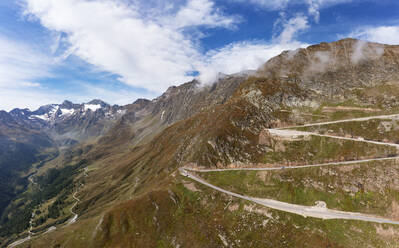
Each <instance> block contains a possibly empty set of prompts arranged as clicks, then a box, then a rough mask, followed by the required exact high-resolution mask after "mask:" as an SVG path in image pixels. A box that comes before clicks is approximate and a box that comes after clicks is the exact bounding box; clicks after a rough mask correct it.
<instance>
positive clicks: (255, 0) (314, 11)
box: [230, 0, 356, 23]
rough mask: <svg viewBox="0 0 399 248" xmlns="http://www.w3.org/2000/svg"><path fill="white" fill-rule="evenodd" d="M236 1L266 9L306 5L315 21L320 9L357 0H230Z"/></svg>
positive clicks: (318, 16) (317, 19)
mask: <svg viewBox="0 0 399 248" xmlns="http://www.w3.org/2000/svg"><path fill="white" fill-rule="evenodd" d="M230 1H234V2H242V3H251V4H255V5H256V6H259V7H261V8H263V9H266V10H271V11H273V10H285V9H287V8H288V7H289V6H293V5H306V6H307V7H308V14H309V15H310V16H312V17H313V18H314V20H315V22H317V23H318V22H319V20H320V9H323V8H327V7H330V6H333V5H337V4H342V3H348V2H353V1H356V0H230Z"/></svg>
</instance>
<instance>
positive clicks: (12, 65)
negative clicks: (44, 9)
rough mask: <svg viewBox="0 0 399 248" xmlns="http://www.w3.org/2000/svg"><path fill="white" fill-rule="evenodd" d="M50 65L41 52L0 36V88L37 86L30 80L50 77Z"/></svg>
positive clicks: (47, 58) (50, 61) (49, 60)
mask: <svg viewBox="0 0 399 248" xmlns="http://www.w3.org/2000/svg"><path fill="white" fill-rule="evenodd" d="M51 64H52V60H51V59H50V58H49V57H47V56H46V55H45V54H43V53H42V52H40V51H38V50H35V49H34V48H32V47H30V46H28V45H26V44H24V43H21V42H17V41H14V40H9V39H7V38H5V37H2V36H0V87H5V86H12V87H17V86H29V87H32V86H34V85H35V86H37V83H36V82H32V80H36V79H39V78H42V77H48V76H50V75H51V72H50V67H51V66H50V65H51Z"/></svg>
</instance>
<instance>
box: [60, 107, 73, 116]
mask: <svg viewBox="0 0 399 248" xmlns="http://www.w3.org/2000/svg"><path fill="white" fill-rule="evenodd" d="M73 113H75V110H74V109H61V116H69V115H73Z"/></svg>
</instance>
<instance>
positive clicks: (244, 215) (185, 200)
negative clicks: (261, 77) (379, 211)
mask: <svg viewBox="0 0 399 248" xmlns="http://www.w3.org/2000/svg"><path fill="white" fill-rule="evenodd" d="M182 180H183V182H181V183H179V182H178V181H180V179H178V181H177V182H175V183H173V184H172V185H171V186H170V190H157V191H155V192H151V193H149V194H147V195H145V196H142V197H139V198H136V199H134V200H132V201H129V202H126V203H123V204H121V205H119V206H117V207H115V208H114V209H113V210H112V211H110V212H108V213H107V214H105V216H104V217H103V218H102V222H101V221H100V220H97V221H96V222H95V223H93V224H92V225H94V226H95V225H97V223H101V225H100V227H99V228H98V229H97V230H101V231H96V230H95V229H94V228H92V229H90V228H85V229H84V232H85V233H84V234H81V233H69V234H66V235H65V236H60V235H58V236H57V237H56V238H55V239H54V241H53V243H52V245H54V246H55V245H60V246H62V244H63V243H64V242H66V241H68V244H69V245H71V246H73V247H115V246H121V247H176V246H181V247H193V248H197V247H223V246H225V244H224V243H226V244H227V246H228V247H287V248H288V247H303V248H305V247H359V248H360V247H367V245H371V246H372V247H381V248H382V247H387V246H388V247H389V246H393V247H395V245H396V244H398V239H397V236H395V234H396V233H398V231H399V229H398V228H397V227H391V226H387V225H379V224H373V223H367V222H358V221H345V220H320V219H315V218H304V217H302V216H298V215H294V214H288V213H284V212H280V211H275V210H272V209H267V208H263V207H258V206H256V205H255V204H252V203H249V202H247V201H244V200H240V199H236V198H231V197H229V196H226V195H225V194H222V193H219V192H216V191H214V190H212V189H209V188H208V187H206V186H203V185H201V184H196V183H194V182H185V179H182ZM185 183H194V184H195V187H196V188H197V190H198V191H196V192H194V191H191V190H189V189H188V188H186V187H185V186H184V184H185ZM378 230H379V231H378ZM381 230H392V231H393V234H392V236H391V237H384V236H381V235H380V234H379V233H378V232H381ZM93 235H94V240H93V241H92V242H91V243H90V244H88V243H87V241H86V240H85V239H83V237H91V236H93ZM43 242H45V241H40V240H38V241H37V242H36V243H35V245H36V246H38V247H40V245H45V243H43ZM27 245H29V244H27Z"/></svg>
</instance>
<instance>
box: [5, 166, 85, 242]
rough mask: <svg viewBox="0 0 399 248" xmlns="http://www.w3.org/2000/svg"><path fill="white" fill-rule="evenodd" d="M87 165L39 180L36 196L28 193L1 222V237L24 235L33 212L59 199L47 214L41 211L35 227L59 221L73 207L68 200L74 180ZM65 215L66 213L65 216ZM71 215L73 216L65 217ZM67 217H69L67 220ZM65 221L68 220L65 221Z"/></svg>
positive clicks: (73, 167) (53, 171)
mask: <svg viewBox="0 0 399 248" xmlns="http://www.w3.org/2000/svg"><path fill="white" fill-rule="evenodd" d="M85 164H86V161H85V160H82V161H80V162H79V163H77V164H76V165H72V166H66V167H64V168H61V169H50V170H48V171H47V172H46V173H45V174H44V175H43V176H40V177H38V178H37V188H36V190H34V191H33V192H26V193H24V194H23V195H21V197H20V198H19V199H18V200H16V201H15V202H14V203H13V204H12V206H11V207H9V208H7V210H6V211H5V212H4V214H3V216H2V218H1V220H0V237H9V236H11V235H13V234H18V233H21V232H22V231H24V230H26V229H27V228H28V227H29V221H30V219H31V215H32V212H33V211H35V212H36V213H39V212H37V211H38V210H37V209H38V207H39V206H40V205H41V204H43V203H44V202H46V201H48V200H49V199H52V198H54V197H56V199H55V201H54V202H53V203H52V204H51V205H50V206H49V207H48V209H47V211H48V213H47V214H46V213H43V212H41V211H40V213H39V214H38V216H37V218H36V219H35V221H34V225H35V226H39V225H41V224H43V223H46V221H47V219H57V218H59V217H61V216H62V215H63V213H62V210H63V209H64V208H65V206H68V205H70V204H71V202H69V201H68V200H67V199H68V196H69V195H70V194H71V193H72V192H73V189H74V187H75V185H74V178H75V176H76V175H77V174H78V173H80V169H81V168H82V167H83V166H84V165H85ZM64 214H65V213H64ZM66 214H68V216H69V214H70V213H66ZM68 216H67V217H68ZM63 219H64V221H65V220H66V219H67V218H63Z"/></svg>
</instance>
